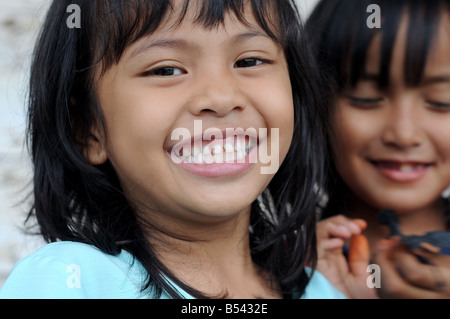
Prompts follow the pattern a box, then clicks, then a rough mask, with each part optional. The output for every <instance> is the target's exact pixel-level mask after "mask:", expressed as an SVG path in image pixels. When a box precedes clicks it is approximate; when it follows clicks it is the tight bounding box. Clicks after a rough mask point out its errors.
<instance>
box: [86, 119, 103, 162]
mask: <svg viewBox="0 0 450 319" xmlns="http://www.w3.org/2000/svg"><path fill="white" fill-rule="evenodd" d="M84 157H85V158H86V160H87V161H88V162H89V163H90V164H92V165H101V164H104V163H105V162H106V161H107V160H108V152H107V151H106V139H105V136H104V132H103V130H101V129H100V128H99V125H98V124H97V125H94V126H93V127H92V128H91V132H90V135H89V137H88V140H87V143H86V145H85V147H84Z"/></svg>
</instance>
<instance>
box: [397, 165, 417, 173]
mask: <svg viewBox="0 0 450 319" xmlns="http://www.w3.org/2000/svg"><path fill="white" fill-rule="evenodd" d="M413 170H414V167H413V166H412V165H410V164H404V165H401V166H400V171H402V172H411V171H413Z"/></svg>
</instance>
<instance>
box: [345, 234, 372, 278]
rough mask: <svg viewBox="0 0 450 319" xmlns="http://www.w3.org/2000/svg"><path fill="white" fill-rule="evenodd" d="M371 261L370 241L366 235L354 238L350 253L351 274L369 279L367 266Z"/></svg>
mask: <svg viewBox="0 0 450 319" xmlns="http://www.w3.org/2000/svg"><path fill="white" fill-rule="evenodd" d="M369 260H370V250H369V241H368V240H367V238H366V236H364V235H356V236H354V237H353V238H352V240H351V242H350V247H349V253H348V263H349V267H350V272H351V273H352V274H354V275H356V276H363V277H367V266H368V265H369Z"/></svg>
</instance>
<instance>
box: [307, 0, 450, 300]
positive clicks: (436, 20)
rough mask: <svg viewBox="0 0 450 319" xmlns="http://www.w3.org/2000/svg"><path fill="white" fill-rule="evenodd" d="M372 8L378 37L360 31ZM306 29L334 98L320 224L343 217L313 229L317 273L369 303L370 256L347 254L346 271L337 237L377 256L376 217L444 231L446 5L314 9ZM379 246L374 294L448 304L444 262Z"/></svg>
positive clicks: (448, 90)
mask: <svg viewBox="0 0 450 319" xmlns="http://www.w3.org/2000/svg"><path fill="white" fill-rule="evenodd" d="M371 4H377V5H378V6H379V8H380V9H381V13H382V17H381V29H370V28H369V27H368V25H367V20H366V19H367V17H368V15H369V14H367V8H368V7H369V5H371ZM308 31H309V32H310V34H311V40H312V41H313V42H314V49H315V50H316V55H317V56H318V60H319V61H320V64H321V65H322V66H323V68H324V70H325V72H326V73H327V74H329V75H330V82H331V83H330V84H331V87H332V89H331V92H332V93H333V94H334V95H335V96H334V101H335V103H334V109H333V111H332V112H331V114H332V115H331V117H330V122H331V125H330V134H329V135H330V150H332V152H330V153H331V154H330V159H332V161H333V164H332V165H330V166H331V167H332V168H333V172H332V174H331V176H332V177H331V179H330V183H329V185H328V189H327V190H328V195H329V201H328V204H327V206H326V208H325V212H324V217H329V216H331V215H336V214H343V215H345V216H346V217H347V218H344V217H343V216H338V217H334V218H330V219H328V220H325V221H323V222H321V224H320V225H321V226H320V227H319V233H320V237H321V239H322V240H321V241H320V242H321V243H320V244H319V250H320V251H321V252H320V253H319V255H321V256H322V257H324V258H323V263H321V262H319V265H321V267H319V269H322V270H323V271H325V269H328V270H329V271H330V272H333V270H332V269H333V267H335V266H336V265H341V266H342V267H341V270H340V274H341V275H344V276H343V277H344V279H342V277H341V276H340V275H336V276H335V278H334V280H337V281H339V286H340V287H341V288H342V290H343V291H346V293H347V295H350V296H357V297H361V296H363V297H364V296H367V297H368V296H373V295H374V293H375V292H376V291H375V290H371V291H370V289H369V290H368V288H367V286H366V279H367V278H368V275H369V273H367V271H366V267H367V264H368V262H369V260H368V259H369V255H368V254H367V253H365V252H362V253H363V256H361V255H359V256H358V254H359V253H358V252H357V253H356V255H355V254H354V253H355V251H353V252H352V250H350V255H349V259H348V261H349V263H350V267H348V265H347V261H346V260H345V258H343V257H344V256H343V255H342V253H339V249H340V247H342V245H343V241H342V239H348V238H350V237H351V236H352V235H357V234H359V233H360V232H361V231H363V234H364V235H365V236H366V237H367V239H368V245H369V247H370V248H371V251H372V252H374V251H376V249H375V247H376V245H377V243H378V242H380V240H383V239H385V238H388V237H389V235H390V232H389V229H388V227H387V226H386V225H381V224H380V222H379V220H378V213H379V211H380V210H384V209H390V210H393V211H395V213H396V215H397V218H398V220H399V224H400V226H399V227H400V230H401V232H402V233H403V234H404V235H424V234H426V233H428V232H432V231H447V230H448V227H449V224H448V220H449V219H448V217H449V214H450V208H449V207H450V206H449V201H448V200H446V199H444V198H442V197H441V194H442V193H443V192H444V191H445V190H446V188H447V187H448V186H449V185H450V143H449V142H448V141H449V139H450V2H449V1H408V0H401V1H384V0H380V1H358V2H355V1H351V0H349V1H346V0H342V1H341V0H336V1H334V0H331V1H321V2H320V4H319V5H318V7H317V8H316V9H315V11H314V12H313V14H312V15H311V17H310V20H309V21H308ZM357 238H358V240H359V241H362V243H363V246H364V245H365V243H364V240H363V237H357ZM391 246H392V247H391ZM395 246H397V247H396V248H395V249H394V247H395ZM383 247H384V249H387V247H390V248H389V249H388V250H389V253H386V252H384V253H383V254H378V256H377V257H376V258H375V257H374V259H373V260H372V262H375V263H379V264H380V267H381V278H382V282H381V290H380V291H379V293H380V294H381V295H383V296H390V297H408V298H410V297H419V298H423V297H442V296H443V295H445V294H447V296H448V294H449V293H450V285H449V283H450V281H449V278H450V273H449V271H448V269H446V268H445V267H443V268H440V267H438V266H439V265H444V266H445V265H448V264H449V260H447V261H446V262H444V259H445V258H443V257H444V256H440V255H439V254H430V253H429V252H427V251H426V250H427V249H425V250H424V251H417V252H415V253H416V254H421V255H423V256H424V255H426V259H427V260H428V262H429V263H431V265H429V264H428V265H424V264H422V263H421V262H420V261H419V259H417V258H415V256H414V255H412V254H411V251H409V250H408V249H405V248H404V247H402V246H401V245H399V243H398V242H397V243H396V245H393V244H392V243H390V244H387V242H384V244H383ZM424 247H425V246H424ZM363 250H364V249H363ZM432 250H433V251H435V250H434V249H432ZM327 251H328V252H327ZM336 252H338V253H337V254H336ZM325 257H327V258H325ZM328 257H329V259H328ZM447 259H448V258H447ZM422 261H423V259H422ZM442 262H444V263H442ZM440 263H441V264H440ZM334 271H335V270H334ZM337 273H339V271H338V272H337ZM334 274H336V272H334ZM444 274H445V276H443V275H444ZM352 276H354V277H352ZM331 277H332V276H330V277H329V278H330V279H331ZM357 277H360V278H358V279H361V280H359V282H358V280H355V278H357ZM445 277H446V278H447V283H446V284H445V287H444V289H442V283H443V281H442V280H443V278H444V279H445ZM337 278H341V279H342V280H340V279H337ZM444 283H445V280H444ZM354 284H356V287H357V289H359V291H355V290H353V291H352V289H354V288H352V287H355V285H354ZM358 285H359V286H358ZM349 287H350V288H349ZM363 290H365V291H363ZM361 291H363V292H361ZM441 293H442V295H441Z"/></svg>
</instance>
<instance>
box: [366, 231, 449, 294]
mask: <svg viewBox="0 0 450 319" xmlns="http://www.w3.org/2000/svg"><path fill="white" fill-rule="evenodd" d="M422 246H423V249H420V250H414V251H410V250H408V249H407V248H406V247H405V246H404V245H402V244H401V243H400V239H399V238H393V239H390V240H383V241H381V242H380V243H378V245H377V248H376V253H375V255H374V256H373V258H374V259H373V261H374V263H376V264H378V265H379V266H380V269H381V287H380V289H377V292H378V295H379V296H380V297H381V298H408V299H416V298H420V299H444V298H445V299H448V298H450V256H447V255H441V254H439V253H436V252H434V250H433V247H430V246H429V245H427V244H424V245H422ZM415 255H416V256H420V258H422V259H424V260H426V261H427V262H428V264H424V263H422V262H421V261H420V260H419V258H418V257H416V256H415Z"/></svg>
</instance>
